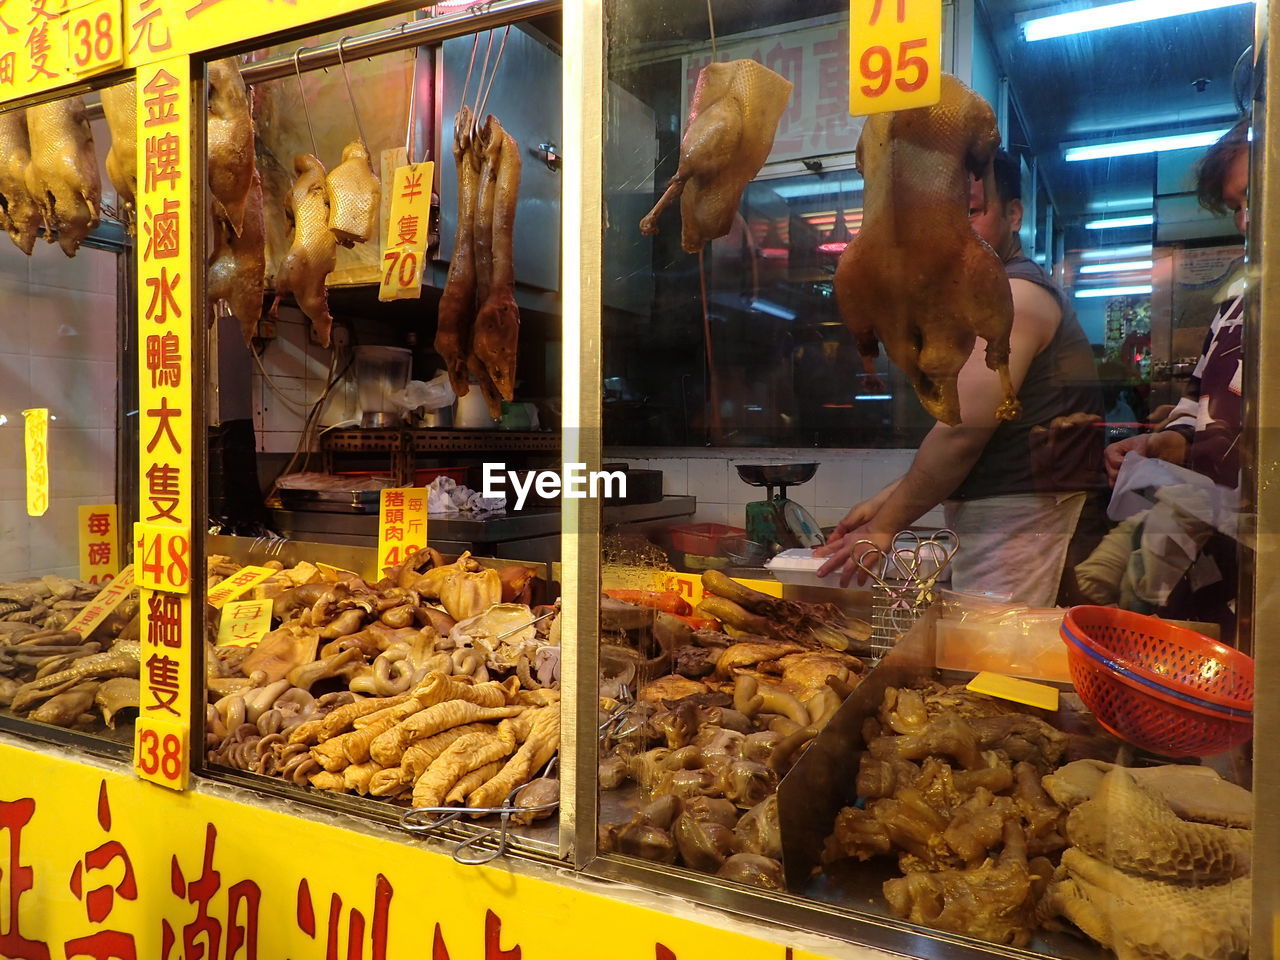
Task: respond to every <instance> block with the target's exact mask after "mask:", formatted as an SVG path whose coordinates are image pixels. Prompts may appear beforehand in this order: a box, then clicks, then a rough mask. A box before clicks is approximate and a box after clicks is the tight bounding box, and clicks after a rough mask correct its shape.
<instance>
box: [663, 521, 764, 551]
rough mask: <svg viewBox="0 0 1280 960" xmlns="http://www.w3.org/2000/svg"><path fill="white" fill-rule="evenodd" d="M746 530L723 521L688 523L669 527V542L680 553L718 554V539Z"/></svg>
mask: <svg viewBox="0 0 1280 960" xmlns="http://www.w3.org/2000/svg"><path fill="white" fill-rule="evenodd" d="M746 532H747V531H745V530H743V529H742V528H741V527H730V526H728V525H726V524H723V523H690V524H686V525H684V526H681V527H672V528H671V543H672V545H673V546H674V547H675V548H676V549H677V550H679V551H680V552H681V553H692V554H694V555H695V556H702V557H716V556H719V555H720V541H721V540H723V539H725V537H741V536H744V535H745V534H746Z"/></svg>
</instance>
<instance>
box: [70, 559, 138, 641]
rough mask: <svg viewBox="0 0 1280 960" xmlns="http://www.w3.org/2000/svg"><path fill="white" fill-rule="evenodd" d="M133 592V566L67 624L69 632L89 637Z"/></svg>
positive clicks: (120, 573)
mask: <svg viewBox="0 0 1280 960" xmlns="http://www.w3.org/2000/svg"><path fill="white" fill-rule="evenodd" d="M132 592H133V564H129V566H127V567H125V568H124V569H123V570H121V571H120V572H119V573H118V574H116V576H115V577H114V579H112V581H111V583H109V584H108V585H107V586H106V587H105V588H104V589H103V590H102V591H100V592H99V593H98V595H97V596H96V597H94V598H93V599H92V600H90V601H89V602H88V603H86V604H85V605H84V606H83V607H81V608H80V612H79V613H77V614H76V615H75V616H74V617H73V618H72V619H71V622H70V623H68V624H67V630H69V631H71V632H72V633H78V634H80V636H82V637H88V636H89V634H91V633H93V631H94V630H97V629H98V624H100V623H102V621H103V620H105V619H107V616H108V614H110V613H111V611H112V610H114V609H115V608H116V607H118V606H120V604H121V602H122V601H123V600H124V598H125V597H127V596H128V595H129V594H131V593H132Z"/></svg>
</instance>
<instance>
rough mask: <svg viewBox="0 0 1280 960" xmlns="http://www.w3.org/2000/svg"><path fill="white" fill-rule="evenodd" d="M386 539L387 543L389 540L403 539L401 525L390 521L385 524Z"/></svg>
mask: <svg viewBox="0 0 1280 960" xmlns="http://www.w3.org/2000/svg"><path fill="white" fill-rule="evenodd" d="M386 539H387V542H388V543H389V542H391V541H392V540H403V539H404V527H401V526H399V525H396V524H390V523H389V524H387V537H386Z"/></svg>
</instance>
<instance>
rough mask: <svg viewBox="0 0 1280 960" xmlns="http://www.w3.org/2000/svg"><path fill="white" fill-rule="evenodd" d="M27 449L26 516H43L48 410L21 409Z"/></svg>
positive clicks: (46, 488) (46, 498) (46, 490)
mask: <svg viewBox="0 0 1280 960" xmlns="http://www.w3.org/2000/svg"><path fill="white" fill-rule="evenodd" d="M22 419H23V423H24V437H25V441H26V449H27V516H30V517H43V516H44V514H45V511H46V510H48V509H49V410H48V408H46V407H37V408H36V409H34V410H23V411H22Z"/></svg>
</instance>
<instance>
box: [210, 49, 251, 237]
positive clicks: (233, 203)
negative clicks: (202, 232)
mask: <svg viewBox="0 0 1280 960" xmlns="http://www.w3.org/2000/svg"><path fill="white" fill-rule="evenodd" d="M207 135H208V150H209V192H210V193H211V194H213V213H214V216H216V217H217V218H218V219H219V220H221V221H222V222H223V223H226V224H228V225H229V226H230V227H231V231H232V232H233V233H235V234H236V235H237V236H239V234H240V231H241V229H242V228H243V225H244V217H245V207H246V204H247V203H248V202H249V191H250V189H251V188H252V187H253V174H254V169H255V165H254V157H253V119H252V117H251V116H250V110H249V94H248V91H247V90H246V89H245V85H244V78H243V77H241V76H240V66H239V64H238V63H237V61H236V58H235V57H226V58H224V59H222V60H214V61H213V62H211V63H210V64H209V126H208V131H207Z"/></svg>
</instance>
